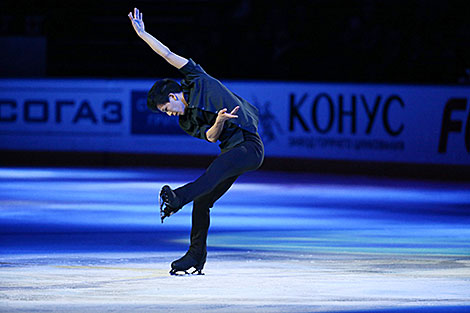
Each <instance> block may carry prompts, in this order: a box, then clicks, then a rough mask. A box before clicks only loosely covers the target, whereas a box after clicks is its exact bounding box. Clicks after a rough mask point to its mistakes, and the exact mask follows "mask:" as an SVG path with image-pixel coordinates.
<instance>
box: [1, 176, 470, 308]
mask: <svg viewBox="0 0 470 313" xmlns="http://www.w3.org/2000/svg"><path fill="white" fill-rule="evenodd" d="M202 172H203V170H183V169H155V168H154V169H105V170H103V169H91V168H74V169H71V168H0V252H1V254H0V312H87V313H95V312H383V313H389V312H470V227H469V226H470V184H469V183H457V182H437V181H419V180H401V179H386V178H368V177H359V176H344V177H343V176H332V175H316V174H292V173H281V172H266V171H258V172H254V173H248V174H246V175H244V176H242V177H240V179H239V180H238V181H237V182H236V183H235V185H234V186H233V187H232V188H231V189H230V190H229V192H228V193H227V194H226V195H225V196H224V197H223V198H222V199H220V200H219V201H218V202H217V203H216V205H215V206H214V208H213V209H212V211H211V212H212V221H211V229H210V233H209V254H208V260H207V264H206V267H205V269H204V272H205V274H206V275H204V276H195V275H192V276H189V275H188V276H181V277H174V276H170V275H169V274H168V271H169V264H170V263H171V261H173V260H174V259H176V258H179V257H180V256H182V255H183V254H184V253H185V251H186V249H187V247H188V236H189V230H190V218H191V206H190V205H188V206H186V207H185V208H183V209H182V210H181V211H180V212H178V213H177V214H176V215H174V216H172V217H170V218H169V219H167V220H165V223H164V224H161V223H160V220H159V214H158V207H157V195H158V191H159V190H160V188H161V187H162V186H163V185H164V184H167V183H168V184H170V186H172V187H177V186H179V185H182V184H184V183H186V182H189V181H192V180H194V179H195V178H197V177H198V176H199V175H200V174H201V173H202Z"/></svg>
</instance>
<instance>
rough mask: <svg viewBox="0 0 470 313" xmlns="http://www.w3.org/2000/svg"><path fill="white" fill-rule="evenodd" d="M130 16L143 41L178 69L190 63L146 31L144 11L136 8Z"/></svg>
mask: <svg viewBox="0 0 470 313" xmlns="http://www.w3.org/2000/svg"><path fill="white" fill-rule="evenodd" d="M128 16H129V19H130V20H131V22H132V26H133V27H134V30H135V32H136V33H137V35H138V36H139V37H140V38H141V39H142V40H143V41H145V42H146V43H147V44H148V45H149V46H150V47H151V48H152V49H153V51H155V52H156V53H158V54H159V55H160V56H161V57H162V58H164V59H165V60H166V61H167V62H168V63H170V64H171V65H173V66H174V67H176V68H177V69H180V68H182V67H183V66H184V65H185V64H186V63H188V60H187V59H186V58H184V57H182V56H179V55H177V54H176V53H173V52H171V51H170V49H168V47H167V46H165V45H164V44H162V43H161V42H160V41H159V40H158V39H156V38H155V37H153V36H152V35H150V34H149V33H147V32H146V31H145V27H144V21H143V20H142V13H140V12H139V9H137V8H135V9H134V15H132V12H129V15H128Z"/></svg>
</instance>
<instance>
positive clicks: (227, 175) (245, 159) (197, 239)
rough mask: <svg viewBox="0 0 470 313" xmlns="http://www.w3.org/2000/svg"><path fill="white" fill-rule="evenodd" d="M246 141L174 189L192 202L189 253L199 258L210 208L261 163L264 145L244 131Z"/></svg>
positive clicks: (205, 236) (204, 249) (204, 243)
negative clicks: (195, 176) (235, 183)
mask: <svg viewBox="0 0 470 313" xmlns="http://www.w3.org/2000/svg"><path fill="white" fill-rule="evenodd" d="M244 137H245V141H244V142H242V143H240V144H238V145H237V146H235V147H234V148H232V149H230V150H228V151H225V152H223V153H221V154H220V155H219V156H218V157H217V158H216V159H215V160H214V161H213V162H212V163H211V164H210V165H209V167H208V168H207V170H206V172H205V173H204V174H203V175H202V176H200V177H199V178H198V179H197V180H195V181H194V182H192V183H189V184H186V185H184V186H182V187H180V188H177V189H175V193H176V195H177V196H178V198H180V200H181V203H183V205H184V204H187V203H189V202H191V201H193V212H192V228H191V244H190V247H189V254H190V255H191V256H193V257H194V258H196V259H200V258H201V257H202V256H203V255H204V254H205V252H206V247H207V233H208V230H209V225H210V209H211V208H212V207H213V205H214V203H215V202H216V201H217V200H218V199H219V198H220V197H222V195H223V194H224V193H225V192H226V191H227V190H228V189H229V188H230V187H231V186H232V184H233V183H234V182H235V180H236V179H237V178H238V176H240V175H241V174H243V173H246V172H248V171H253V170H256V169H257V168H259V167H260V166H261V164H262V163H263V160H264V146H263V142H262V141H261V138H260V137H259V135H258V134H256V135H255V134H251V133H248V132H244Z"/></svg>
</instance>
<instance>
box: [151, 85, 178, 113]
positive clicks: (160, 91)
mask: <svg viewBox="0 0 470 313" xmlns="http://www.w3.org/2000/svg"><path fill="white" fill-rule="evenodd" d="M181 90H182V89H181V86H180V84H178V83H177V82H176V81H174V80H173V79H169V78H165V79H162V80H159V81H157V82H156V83H155V84H154V85H153V86H152V88H151V89H150V91H149V93H148V95H147V107H148V108H149V109H150V110H151V111H153V112H156V111H158V106H159V105H161V104H165V103H167V102H169V101H170V99H169V97H168V95H169V94H170V93H179V92H181Z"/></svg>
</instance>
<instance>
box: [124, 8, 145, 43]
mask: <svg viewBox="0 0 470 313" xmlns="http://www.w3.org/2000/svg"><path fill="white" fill-rule="evenodd" d="M128 16H129V19H130V20H131V22H132V26H133V27H134V30H135V32H136V33H137V35H138V36H139V37H140V36H142V35H143V34H144V33H145V26H144V21H143V20H142V13H140V12H139V9H137V8H134V16H132V12H129V15H128Z"/></svg>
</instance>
